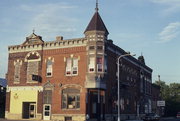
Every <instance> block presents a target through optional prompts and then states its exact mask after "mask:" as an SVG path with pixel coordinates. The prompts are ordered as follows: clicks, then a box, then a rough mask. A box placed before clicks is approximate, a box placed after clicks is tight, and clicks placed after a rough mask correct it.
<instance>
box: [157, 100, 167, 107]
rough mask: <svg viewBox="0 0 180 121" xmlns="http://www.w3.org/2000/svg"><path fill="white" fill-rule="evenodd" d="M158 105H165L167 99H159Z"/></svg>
mask: <svg viewBox="0 0 180 121" xmlns="http://www.w3.org/2000/svg"><path fill="white" fill-rule="evenodd" d="M157 106H159V107H160V106H165V101H164V100H161V101H157Z"/></svg>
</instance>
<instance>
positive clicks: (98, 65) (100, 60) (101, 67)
mask: <svg viewBox="0 0 180 121" xmlns="http://www.w3.org/2000/svg"><path fill="white" fill-rule="evenodd" d="M102 60H103V59H102V57H97V71H98V72H102V71H103V62H102Z"/></svg>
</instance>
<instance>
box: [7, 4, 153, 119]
mask: <svg viewBox="0 0 180 121" xmlns="http://www.w3.org/2000/svg"><path fill="white" fill-rule="evenodd" d="M84 34H85V37H83V38H77V39H69V40H63V37H62V36H58V37H56V40H54V41H49V42H44V41H43V40H42V37H41V36H38V35H36V34H35V33H34V32H33V33H32V34H31V35H30V36H29V37H27V38H26V40H25V42H24V43H23V44H20V45H14V46H9V60H8V62H9V63H8V73H7V80H8V88H7V93H6V96H7V98H6V118H7V119H43V120H50V119H52V120H56V119H57V120H62V121H71V120H73V121H84V120H85V119H86V118H90V119H97V120H98V121H100V120H102V119H106V120H107V121H108V120H109V121H112V120H113V119H115V118H117V77H116V72H117V64H116V63H117V58H118V57H119V56H120V55H123V54H127V53H126V52H125V51H124V50H123V49H121V48H120V47H118V46H116V45H115V44H113V41H112V40H109V39H108V34H109V32H108V30H107V28H106V26H105V24H104V22H103V20H102V19H101V17H100V15H99V12H98V8H97V7H96V11H95V13H94V15H93V17H92V19H91V21H90V23H89V25H88V26H87V28H86V30H85V31H84ZM119 68H120V80H121V90H120V92H121V93H120V94H121V99H120V104H121V118H122V119H128V118H129V119H132V118H135V117H136V116H139V115H140V114H144V113H149V112H151V109H152V108H151V104H152V103H151V98H152V97H151V84H152V77H151V75H152V69H151V68H149V67H148V66H146V65H145V61H144V58H143V56H140V57H139V58H138V59H135V58H134V57H132V56H128V57H124V58H122V59H121V60H120V67H119Z"/></svg>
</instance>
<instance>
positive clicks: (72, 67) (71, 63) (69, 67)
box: [66, 58, 78, 76]
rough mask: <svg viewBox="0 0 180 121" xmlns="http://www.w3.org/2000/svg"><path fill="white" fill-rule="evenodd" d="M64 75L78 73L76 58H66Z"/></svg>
mask: <svg viewBox="0 0 180 121" xmlns="http://www.w3.org/2000/svg"><path fill="white" fill-rule="evenodd" d="M66 75H67V76H72V75H78V58H67V61H66Z"/></svg>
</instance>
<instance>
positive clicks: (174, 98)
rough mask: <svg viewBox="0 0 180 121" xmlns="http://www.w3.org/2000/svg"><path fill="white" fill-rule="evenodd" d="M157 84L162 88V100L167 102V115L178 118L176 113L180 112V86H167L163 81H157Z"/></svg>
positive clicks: (176, 84)
mask: <svg viewBox="0 0 180 121" xmlns="http://www.w3.org/2000/svg"><path fill="white" fill-rule="evenodd" d="M155 84H156V85H159V86H160V87H161V90H160V93H161V98H162V99H163V100H165V101H166V107H165V115H166V116H176V113H177V112H178V111H180V84H179V83H171V84H169V85H167V84H166V83H165V82H164V81H161V80H159V81H156V82H155Z"/></svg>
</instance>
